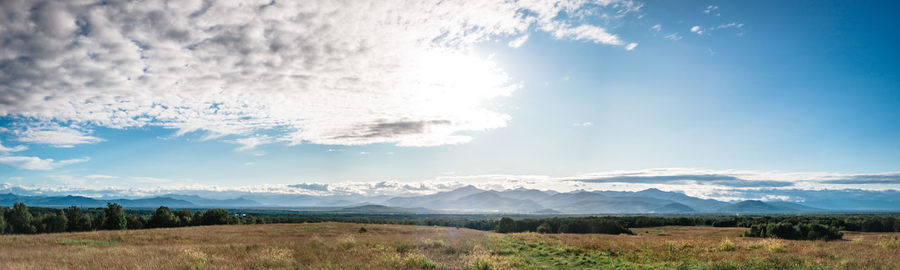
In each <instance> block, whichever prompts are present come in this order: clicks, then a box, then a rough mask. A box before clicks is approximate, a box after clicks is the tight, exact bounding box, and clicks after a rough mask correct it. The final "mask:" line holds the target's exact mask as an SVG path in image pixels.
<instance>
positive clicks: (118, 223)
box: [103, 203, 128, 230]
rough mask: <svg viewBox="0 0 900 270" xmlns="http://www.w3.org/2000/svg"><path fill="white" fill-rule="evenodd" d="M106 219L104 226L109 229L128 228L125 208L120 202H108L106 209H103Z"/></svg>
mask: <svg viewBox="0 0 900 270" xmlns="http://www.w3.org/2000/svg"><path fill="white" fill-rule="evenodd" d="M103 214H104V216H105V220H104V221H103V228H104V229H107V230H124V229H127V228H128V221H127V220H126V219H125V209H122V206H121V205H119V204H118V203H106V210H104V211H103Z"/></svg>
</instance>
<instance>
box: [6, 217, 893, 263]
mask: <svg viewBox="0 0 900 270" xmlns="http://www.w3.org/2000/svg"><path fill="white" fill-rule="evenodd" d="M361 227H365V228H366V230H365V232H361V230H360V228H361ZM744 230H745V229H743V228H713V227H659V228H638V229H633V231H635V232H636V233H637V235H590V234H580V235H576V234H556V235H554V234H547V235H541V234H534V233H522V234H508V235H504V234H496V233H490V232H482V231H475V230H468V229H455V228H446V227H424V226H399V225H369V224H366V225H361V224H352V223H314V224H270V225H234V226H205V227H185V228H173V229H152V230H136V231H99V232H84V233H60V234H43V235H3V236H0V269H273V268H274V269H514V268H522V269H558V268H559V269H568V268H593V269H597V268H602V269H610V268H618V269H656V268H658V269H782V268H786V269H835V268H837V269H861V268H863V269H864V268H868V269H900V238H898V237H900V234H898V233H853V232H846V233H845V236H844V239H845V240H842V241H832V242H823V241H788V240H776V239H759V238H743V237H739V235H740V233H741V232H743V231H744Z"/></svg>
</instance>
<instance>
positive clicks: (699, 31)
mask: <svg viewBox="0 0 900 270" xmlns="http://www.w3.org/2000/svg"><path fill="white" fill-rule="evenodd" d="M691 32H694V33H697V34H698V35H702V34H703V27H700V26H699V25H694V26H693V27H691Z"/></svg>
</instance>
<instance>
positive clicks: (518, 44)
mask: <svg viewBox="0 0 900 270" xmlns="http://www.w3.org/2000/svg"><path fill="white" fill-rule="evenodd" d="M525 41H528V35H522V36H520V37H517V38H516V39H513V40H512V41H510V42H509V43H508V44H507V45H509V46H510V47H513V48H518V47H522V45H523V44H525Z"/></svg>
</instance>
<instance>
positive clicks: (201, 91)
mask: <svg viewBox="0 0 900 270" xmlns="http://www.w3.org/2000/svg"><path fill="white" fill-rule="evenodd" d="M641 6H642V5H640V4H639V3H634V2H632V1H628V0H602V1H554V0H546V1H466V0H454V1H439V0H427V1H413V2H404V1H391V0H389V1H346V2H342V1H326V0H313V1H277V2H276V1H269V0H256V1H236V2H229V1H199V0H195V1H162V0H159V1H140V2H130V1H103V2H102V4H101V3H99V1H98V2H92V1H25V0H21V1H3V2H2V3H0V9H2V10H4V12H3V13H2V14H0V25H2V27H0V42H2V43H3V44H4V46H3V47H2V48H0V117H4V116H5V117H12V118H15V119H17V120H19V121H22V122H26V124H24V125H25V126H24V127H22V128H21V129H19V130H18V131H17V133H16V135H17V136H18V137H20V138H19V140H20V141H23V142H31V143H47V144H51V145H54V146H58V147H69V146H73V145H77V144H84V143H96V142H100V141H102V139H100V138H97V137H93V136H90V130H87V129H82V128H79V127H80V126H85V127H91V126H100V127H109V128H127V127H142V126H161V127H164V128H169V129H175V130H177V132H176V134H177V135H182V134H186V133H191V132H202V133H205V134H206V136H207V138H218V137H221V136H232V137H251V136H252V134H258V132H260V131H261V130H267V131H271V132H273V134H272V136H273V138H272V139H273V140H275V141H284V142H287V143H289V144H301V143H314V144H336V145H355V144H370V143H394V144H398V145H402V146H430V145H442V144H456V143H465V142H468V141H470V140H471V137H470V136H471V135H464V134H471V133H470V131H484V130H489V129H495V128H500V127H504V126H506V125H507V122H508V121H509V118H510V117H509V115H507V114H505V113H503V112H501V111H500V110H499V109H498V107H497V106H496V105H495V100H497V99H499V98H502V97H505V96H508V95H510V93H512V92H513V91H515V90H516V89H517V88H519V87H520V85H519V84H518V83H516V82H514V81H512V80H511V79H510V78H509V77H508V76H507V75H506V73H505V72H504V71H503V70H502V69H500V68H499V67H498V66H497V65H496V64H495V63H494V62H493V61H491V60H490V59H488V58H485V57H480V56H478V55H475V54H473V53H471V50H470V49H471V48H473V46H475V45H477V44H479V43H481V42H484V41H489V40H494V39H498V38H508V37H514V36H517V37H519V38H517V39H516V40H513V42H510V46H513V47H516V46H521V44H522V43H524V42H525V39H526V38H527V36H528V34H529V32H533V31H544V32H547V33H550V34H551V35H553V36H555V37H557V38H560V39H572V40H586V41H591V42H595V43H600V44H607V45H614V46H622V47H624V48H626V49H634V47H635V46H636V43H628V42H625V41H624V40H623V39H622V38H620V37H619V36H617V35H615V34H613V33H610V32H608V30H607V29H606V28H604V27H601V26H598V25H591V24H586V23H585V22H587V21H593V20H590V19H591V18H592V17H594V16H597V15H596V14H607V13H611V14H616V15H615V16H614V17H615V18H620V17H622V16H626V15H628V14H632V13H636V12H638V11H639V10H640V8H641ZM601 11H602V12H601ZM48 122H49V123H63V124H64V125H58V126H52V125H46V123H48ZM35 123H41V124H35ZM274 133H277V134H274ZM463 133H464V134H463ZM234 141H235V142H237V143H239V144H241V145H243V146H242V147H241V148H246V149H249V148H252V147H253V146H255V145H259V143H260V142H258V141H251V140H244V141H240V140H234ZM239 149H240V148H239Z"/></svg>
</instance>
